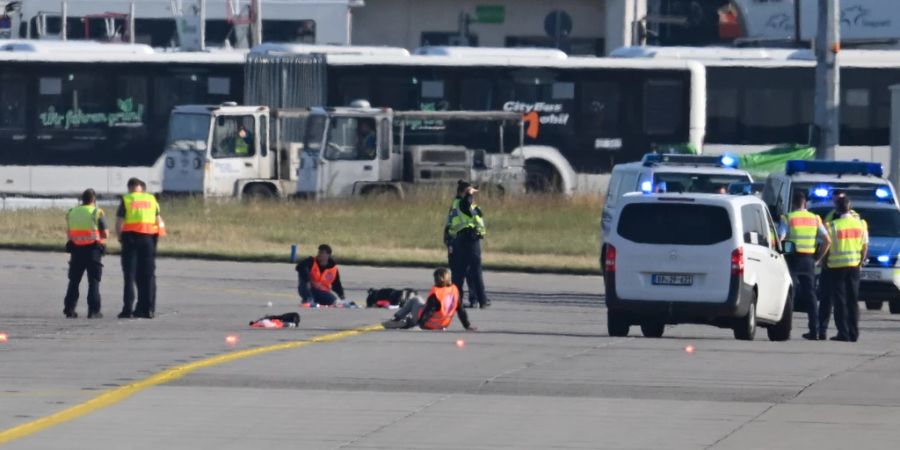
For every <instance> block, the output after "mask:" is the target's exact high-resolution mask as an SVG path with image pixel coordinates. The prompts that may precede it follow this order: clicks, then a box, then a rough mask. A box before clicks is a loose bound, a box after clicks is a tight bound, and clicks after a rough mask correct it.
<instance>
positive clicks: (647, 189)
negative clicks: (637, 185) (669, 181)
mask: <svg viewBox="0 0 900 450" xmlns="http://www.w3.org/2000/svg"><path fill="white" fill-rule="evenodd" d="M641 192H643V193H645V194H649V193H651V192H653V182H651V181H644V182H643V183H641Z"/></svg>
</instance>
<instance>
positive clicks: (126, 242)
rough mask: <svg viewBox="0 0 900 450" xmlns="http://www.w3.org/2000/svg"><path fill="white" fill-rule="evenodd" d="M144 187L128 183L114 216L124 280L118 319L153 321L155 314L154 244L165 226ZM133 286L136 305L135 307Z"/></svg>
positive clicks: (142, 183)
mask: <svg viewBox="0 0 900 450" xmlns="http://www.w3.org/2000/svg"><path fill="white" fill-rule="evenodd" d="M144 186H145V184H144V182H143V181H141V180H139V179H137V178H132V179H130V180H128V194H126V195H124V196H123V197H122V203H121V204H119V211H118V213H117V214H116V232H117V233H118V235H119V242H121V243H122V273H123V275H124V277H125V293H124V296H123V299H122V301H123V303H124V304H123V306H122V312H121V313H120V314H119V318H120V319H125V318H130V317H136V318H143V319H152V318H153V316H154V315H155V314H156V243H157V239H158V237H159V236H162V235H164V234H165V224H164V223H163V220H162V217H160V215H159V203H157V201H156V197H154V196H153V195H152V194H148V193H146V192H144ZM135 285H137V305H134V288H135ZM132 306H134V309H132Z"/></svg>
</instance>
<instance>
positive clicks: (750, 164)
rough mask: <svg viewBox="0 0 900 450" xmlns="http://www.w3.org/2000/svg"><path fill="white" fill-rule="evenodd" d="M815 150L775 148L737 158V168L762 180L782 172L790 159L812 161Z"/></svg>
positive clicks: (801, 147)
mask: <svg viewBox="0 0 900 450" xmlns="http://www.w3.org/2000/svg"><path fill="white" fill-rule="evenodd" d="M815 157H816V149H815V148H814V147H807V146H792V147H776V148H773V149H771V150H766V151H763V152H759V153H751V154H746V155H740V156H738V162H739V163H740V165H739V167H740V168H741V169H744V170H746V171H747V172H750V174H751V175H753V178H754V179H755V180H760V181H761V180H764V179H765V178H766V176H768V175H769V174H770V173H772V172H783V171H784V163H786V162H788V161H790V160H792V159H803V160H812V159H815Z"/></svg>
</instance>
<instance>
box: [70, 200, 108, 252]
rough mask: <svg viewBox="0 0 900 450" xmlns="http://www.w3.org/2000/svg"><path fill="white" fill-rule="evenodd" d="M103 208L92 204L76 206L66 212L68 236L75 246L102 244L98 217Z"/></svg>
mask: <svg viewBox="0 0 900 450" xmlns="http://www.w3.org/2000/svg"><path fill="white" fill-rule="evenodd" d="M101 217H103V210H102V209H100V208H97V207H96V206H94V205H81V206H76V207H74V208H72V209H70V210H69V212H68V213H67V214H66V222H68V225H69V226H68V229H69V230H68V233H67V235H68V237H69V240H70V241H72V243H73V244H75V245H77V246H83V245H92V244H95V243H96V244H102V243H103V239H102V238H101V237H100V230H99V228H98V227H99V224H100V218H101Z"/></svg>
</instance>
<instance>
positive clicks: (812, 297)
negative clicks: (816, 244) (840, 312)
mask: <svg viewBox="0 0 900 450" xmlns="http://www.w3.org/2000/svg"><path fill="white" fill-rule="evenodd" d="M786 259H787V264H788V269H790V271H791V278H792V279H793V281H794V305H797V304H802V305H805V306H806V317H807V320H808V322H809V332H810V333H811V334H812V335H813V336H820V335H821V334H824V333H825V331H824V330H823V331H822V332H821V333H820V332H819V300H818V299H817V298H816V259H815V256H814V255H805V254H793V255H789V256H788V257H787V258H786Z"/></svg>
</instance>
